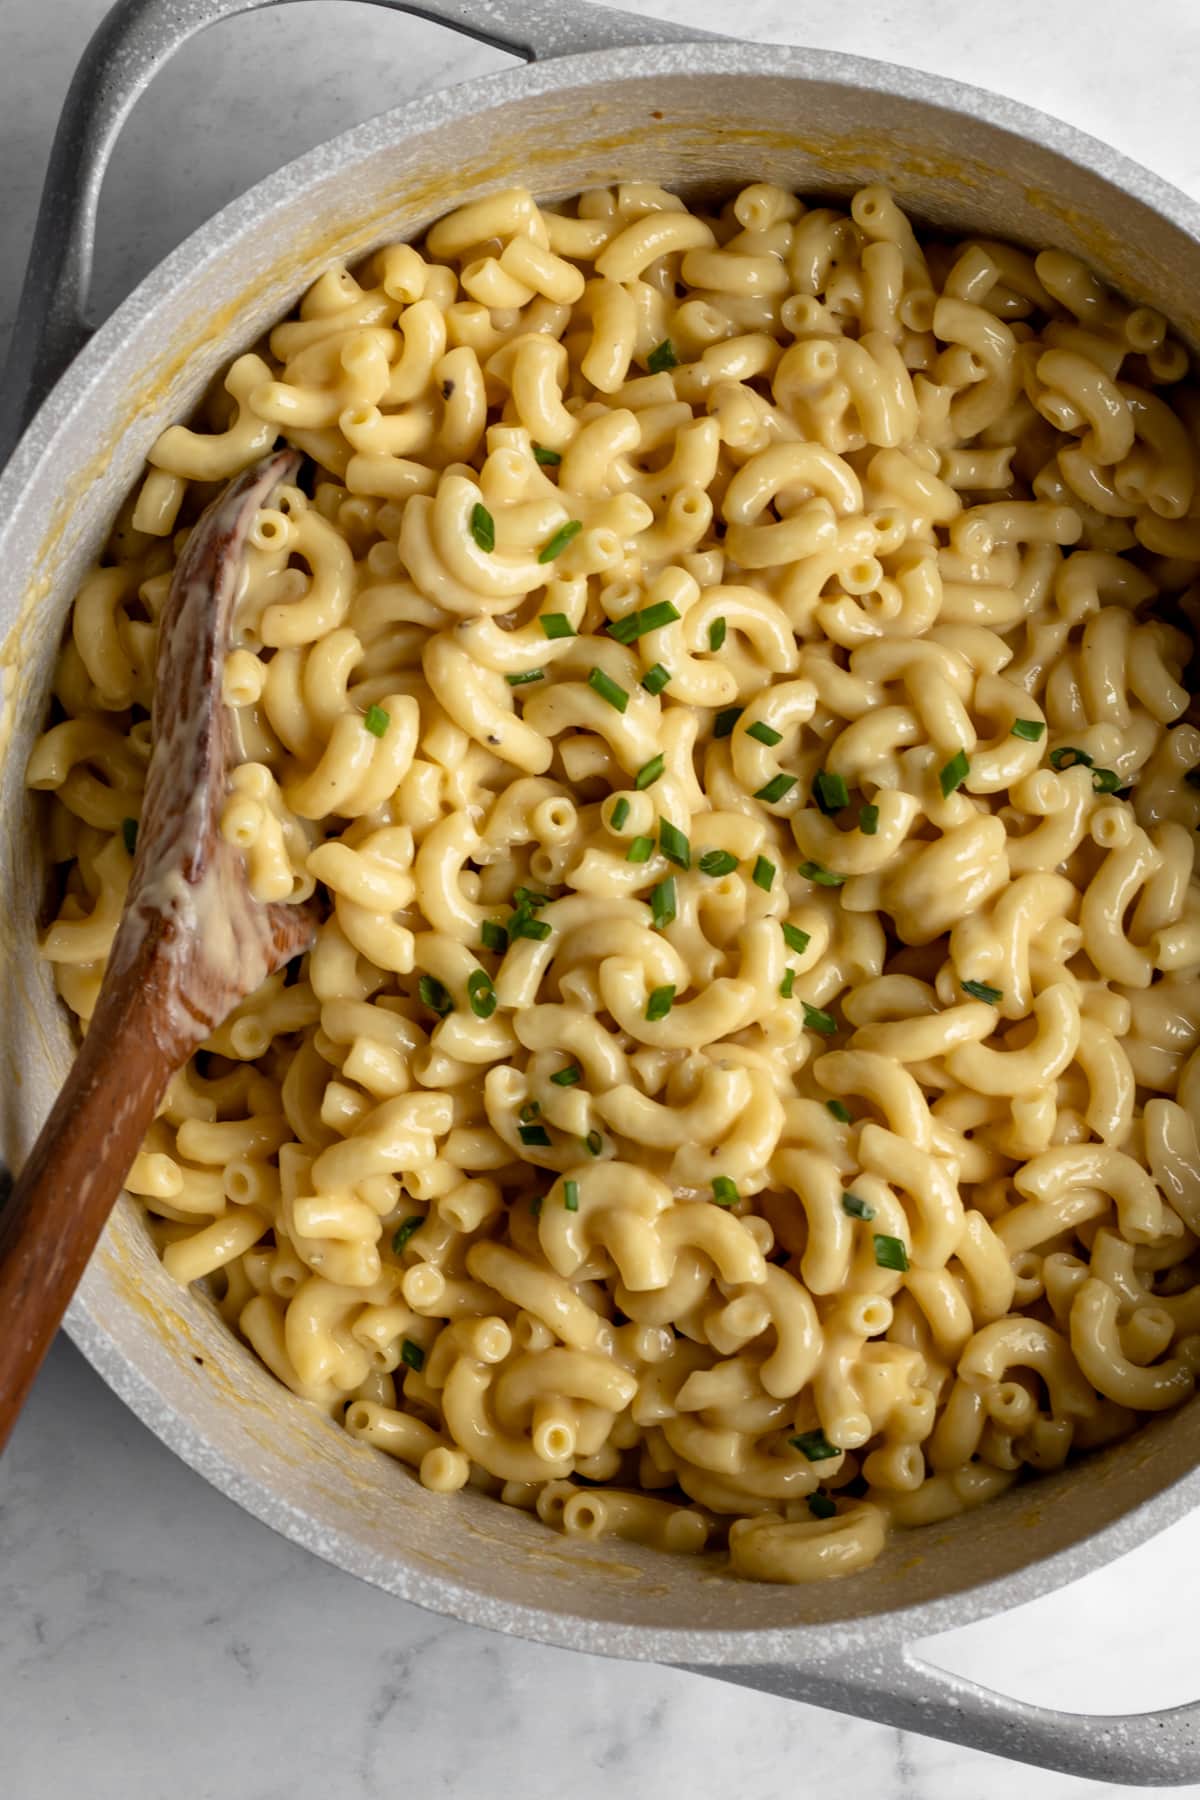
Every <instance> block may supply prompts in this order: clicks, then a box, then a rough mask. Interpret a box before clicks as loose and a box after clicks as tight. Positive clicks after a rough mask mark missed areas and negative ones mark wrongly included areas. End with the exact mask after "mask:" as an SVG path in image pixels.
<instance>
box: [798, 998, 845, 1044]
mask: <svg viewBox="0 0 1200 1800" xmlns="http://www.w3.org/2000/svg"><path fill="white" fill-rule="evenodd" d="M802 1005H803V1007H804V1023H805V1025H806V1026H807V1027H808V1029H809V1031H818V1032H820V1034H821V1036H822V1037H832V1036H833V1034H834V1032H835V1031H836V1030H837V1020H836V1019H835V1018H834V1016H833V1014H832V1013H827V1012H822V1011H821V1009H820V1007H819V1006H810V1005H809V1004H808V1001H807V1000H805V1001H803V1002H802Z"/></svg>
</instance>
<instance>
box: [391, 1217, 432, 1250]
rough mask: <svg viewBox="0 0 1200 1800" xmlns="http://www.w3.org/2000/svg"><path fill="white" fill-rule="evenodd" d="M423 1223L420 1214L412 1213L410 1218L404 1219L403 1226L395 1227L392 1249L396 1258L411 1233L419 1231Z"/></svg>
mask: <svg viewBox="0 0 1200 1800" xmlns="http://www.w3.org/2000/svg"><path fill="white" fill-rule="evenodd" d="M424 1223H425V1220H424V1217H423V1215H422V1214H421V1213H413V1215H412V1217H411V1218H408V1219H405V1220H404V1222H403V1224H401V1225H397V1227H396V1229H395V1231H394V1232H393V1233H392V1249H393V1251H394V1252H395V1254H396V1255H397V1256H399V1254H400V1252H401V1251H402V1250H403V1248H404V1246H405V1244H407V1242H408V1240H409V1238H410V1237H411V1236H412V1234H413V1232H414V1231H420V1229H421V1227H422V1225H423V1224H424Z"/></svg>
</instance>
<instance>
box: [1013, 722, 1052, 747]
mask: <svg viewBox="0 0 1200 1800" xmlns="http://www.w3.org/2000/svg"><path fill="white" fill-rule="evenodd" d="M1045 731H1046V725H1045V721H1044V720H1042V719H1014V720H1013V722H1012V730H1011V731H1010V732H1009V736H1010V737H1015V738H1024V739H1025V742H1026V743H1027V744H1036V743H1037V741H1038V739H1039V738H1040V737H1043V736H1044V735H1045Z"/></svg>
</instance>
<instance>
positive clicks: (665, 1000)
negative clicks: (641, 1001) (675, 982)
mask: <svg viewBox="0 0 1200 1800" xmlns="http://www.w3.org/2000/svg"><path fill="white" fill-rule="evenodd" d="M674 1001H675V989H674V987H670V986H668V987H656V988H655V989H654V991H653V992H652V994H651V995H650V998H649V999H648V1000H647V1002H646V1017H647V1019H649V1021H650V1023H651V1024H654V1022H655V1020H657V1019H665V1018H666V1016H667V1014H668V1013H669V1012H670V1010H671V1007H672V1005H673V1004H674Z"/></svg>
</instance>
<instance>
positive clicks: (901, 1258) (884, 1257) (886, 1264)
mask: <svg viewBox="0 0 1200 1800" xmlns="http://www.w3.org/2000/svg"><path fill="white" fill-rule="evenodd" d="M875 1263H876V1266H877V1267H878V1268H880V1269H895V1270H896V1271H897V1272H898V1273H899V1274H901V1275H902V1274H903V1273H904V1271H905V1270H906V1269H907V1267H908V1251H907V1250H906V1249H905V1248H904V1245H903V1243H902V1242H901V1240H900V1239H899V1238H898V1237H887V1236H885V1235H884V1234H883V1233H882V1232H878V1231H877V1232H876V1233H875Z"/></svg>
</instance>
